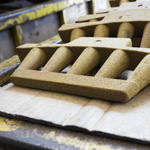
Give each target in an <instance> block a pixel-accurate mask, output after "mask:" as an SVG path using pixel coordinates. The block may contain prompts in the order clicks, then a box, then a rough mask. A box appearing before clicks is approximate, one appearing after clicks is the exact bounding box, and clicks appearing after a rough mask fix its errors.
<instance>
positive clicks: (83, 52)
mask: <svg viewBox="0 0 150 150" xmlns="http://www.w3.org/2000/svg"><path fill="white" fill-rule="evenodd" d="M114 43H115V44H114ZM117 45H118V46H117ZM129 45H131V40H130V39H124V38H79V39H77V40H74V41H72V42H70V43H67V44H54V45H51V44H47V45H44V44H42V45H39V44H29V45H28V44H25V45H22V46H19V47H18V48H17V50H18V51H19V50H20V51H29V53H28V55H27V56H26V57H25V59H24V60H23V62H22V65H20V67H19V68H18V69H16V70H15V72H14V73H13V75H12V76H11V81H12V82H13V83H14V84H15V85H18V86H24V87H30V88H37V89H42V90H50V91H56V92H63V93H69V94H75V95H80V96H86V97H90V98H100V99H105V100H111V101H120V102H125V101H128V100H130V99H131V98H132V97H133V96H135V95H136V94H137V93H138V92H139V91H140V90H141V89H143V88H144V87H145V86H147V85H148V84H149V83H150V73H149V70H150V49H144V48H132V47H127V46H129ZM51 51H52V52H53V53H52V52H51ZM35 54H36V55H37V56H38V57H37V58H36V57H35ZM39 55H40V56H39ZM32 56H33V58H34V59H32ZM33 60H34V61H33ZM38 60H39V61H40V60H42V61H40V63H39V61H38ZM45 61H47V63H46V62H45ZM43 62H45V63H46V64H45V63H44V64H43ZM30 63H31V64H32V65H29V64H30ZM37 64H38V65H37ZM68 65H69V66H70V67H69V68H70V69H69V71H68V72H67V73H65V74H64V73H62V72H61V71H62V70H63V69H64V68H65V67H67V66H68ZM37 67H39V68H41V67H43V69H42V70H37V69H38V68H37ZM95 68H97V69H98V68H99V70H98V71H97V73H96V74H95V75H93V74H92V76H90V74H88V73H90V72H91V73H92V71H93V69H95ZM35 69H36V70H35ZM125 70H134V71H133V73H132V75H131V76H130V77H129V78H128V79H127V80H121V79H117V78H116V77H117V76H118V75H120V74H121V73H123V72H124V71H125Z"/></svg>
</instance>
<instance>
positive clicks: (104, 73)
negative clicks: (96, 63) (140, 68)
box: [96, 50, 130, 78]
mask: <svg viewBox="0 0 150 150" xmlns="http://www.w3.org/2000/svg"><path fill="white" fill-rule="evenodd" d="M129 64H130V58H129V56H128V54H127V53H126V52H124V51H123V50H115V51H114V52H112V54H111V55H110V56H109V58H108V59H107V60H106V61H105V63H104V64H103V66H102V67H101V68H100V70H99V71H98V72H97V74H96V77H103V78H115V77H117V76H118V75H119V74H120V73H122V72H123V71H125V70H126V69H127V68H128V67H129Z"/></svg>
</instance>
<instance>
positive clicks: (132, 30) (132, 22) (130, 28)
mask: <svg viewBox="0 0 150 150" xmlns="http://www.w3.org/2000/svg"><path fill="white" fill-rule="evenodd" d="M137 14H138V15H137ZM149 14H150V9H147V8H141V9H139V8H138V9H128V10H127V9H124V10H117V11H111V12H109V13H108V14H107V15H106V16H105V18H104V19H103V20H102V21H98V22H84V23H76V24H65V25H63V26H62V27H60V28H59V30H58V32H59V35H60V37H61V38H62V40H63V41H64V42H69V41H70V40H71V41H72V40H73V39H77V38H79V37H83V36H86V37H93V36H95V37H106V36H107V37H117V36H118V37H124V38H126V37H128V38H132V39H133V38H139V37H140V40H133V41H138V43H133V45H140V42H141V39H142V43H141V46H142V47H145V48H149V47H150V45H148V42H146V41H149V40H150V37H149V36H147V35H146V34H147V33H148V28H149V27H147V23H149V22H150V15H149ZM75 29H78V30H79V29H82V32H81V33H80V34H77V33H74V30H75ZM145 30H146V31H145ZM143 31H144V33H146V34H144V33H143ZM83 33H84V34H83ZM76 35H77V36H76ZM72 37H76V38H72ZM143 41H144V42H143Z"/></svg>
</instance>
